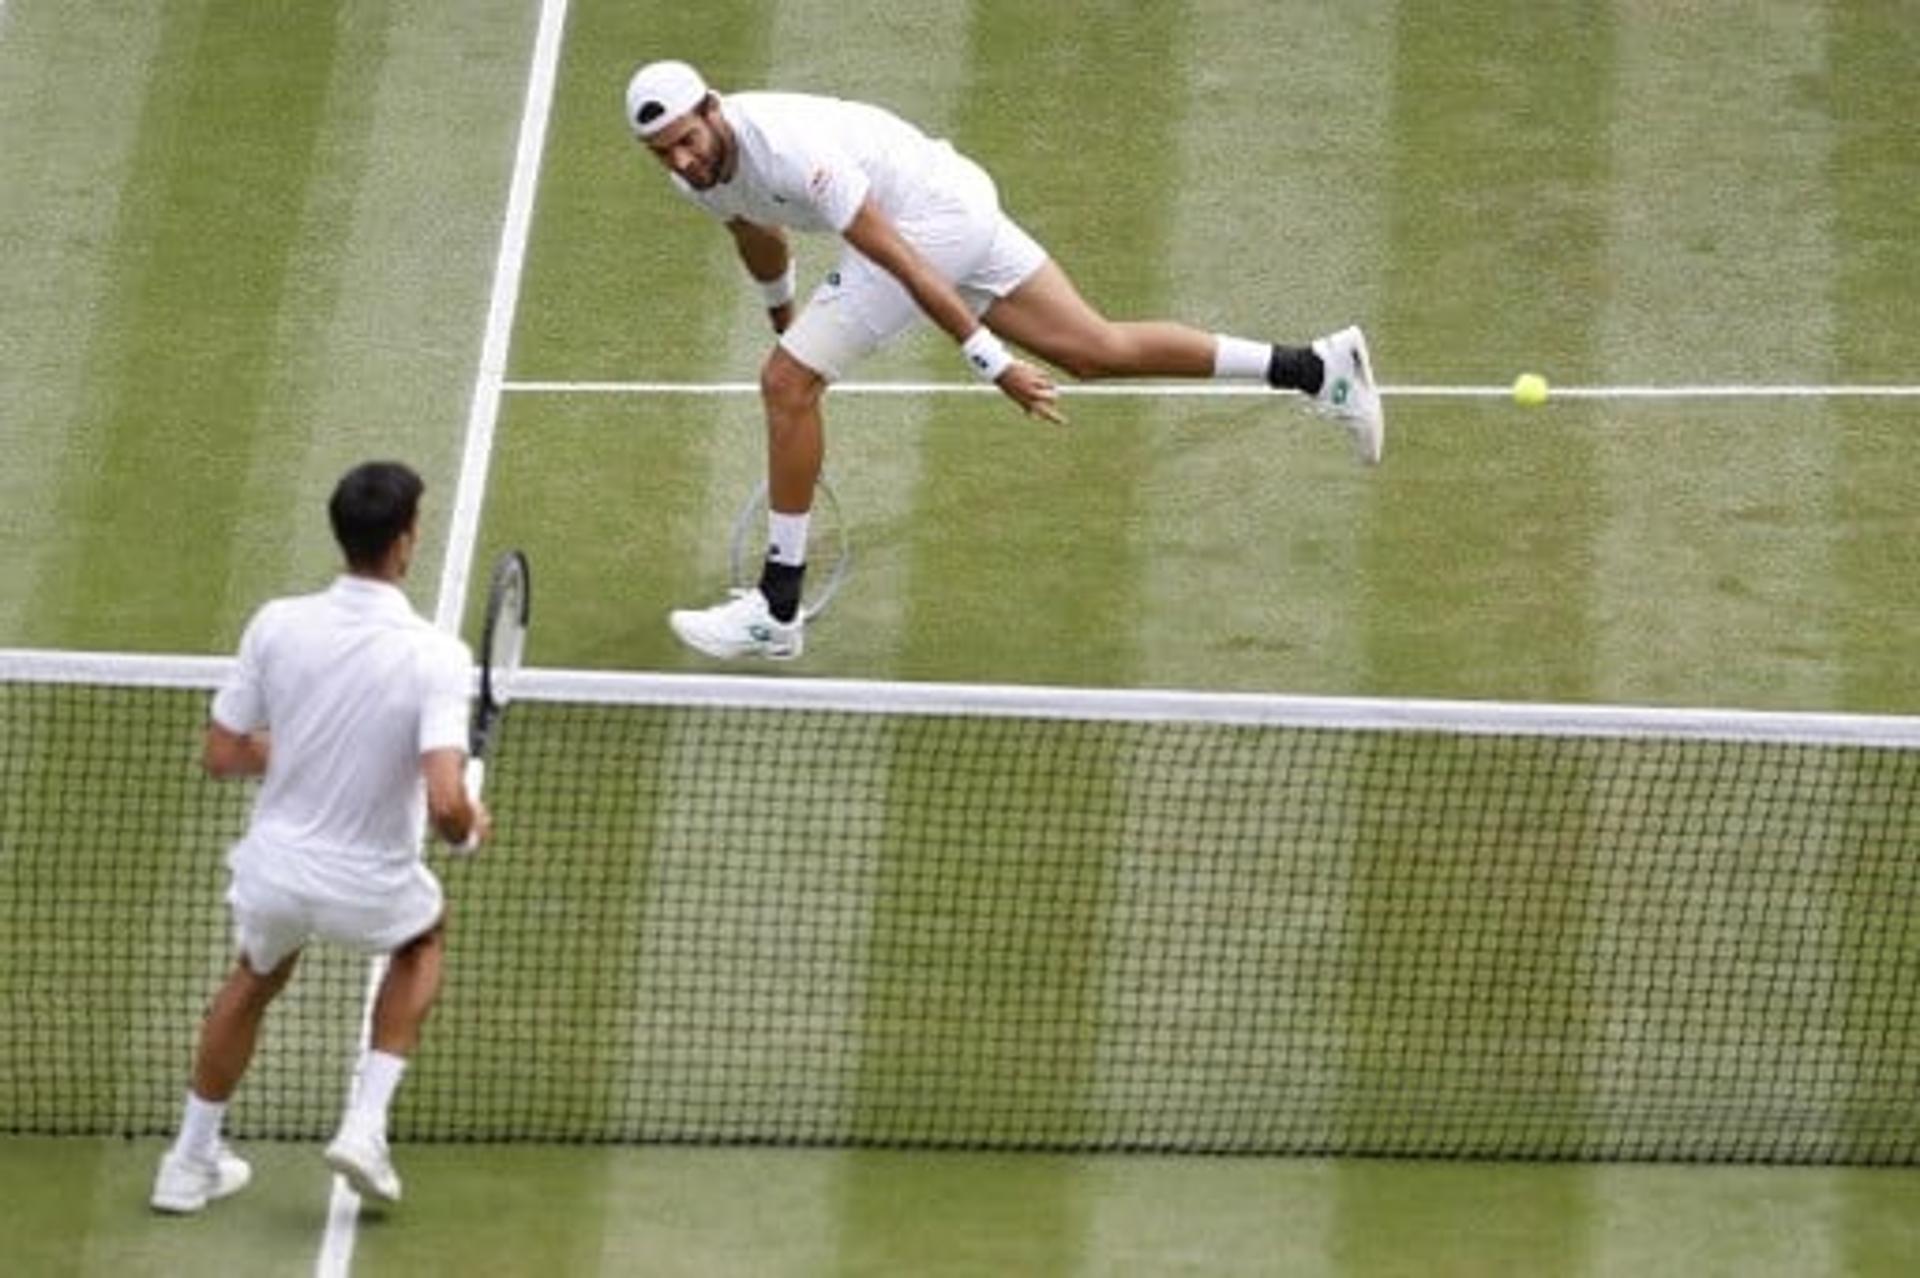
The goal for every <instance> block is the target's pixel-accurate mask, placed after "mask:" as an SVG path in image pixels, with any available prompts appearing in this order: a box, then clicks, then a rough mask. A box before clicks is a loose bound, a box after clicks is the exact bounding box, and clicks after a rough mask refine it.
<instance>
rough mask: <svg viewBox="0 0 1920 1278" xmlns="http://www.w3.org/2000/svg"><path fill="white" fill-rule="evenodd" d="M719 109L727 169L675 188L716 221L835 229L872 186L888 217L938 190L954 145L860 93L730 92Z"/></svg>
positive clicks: (906, 214)
mask: <svg viewBox="0 0 1920 1278" xmlns="http://www.w3.org/2000/svg"><path fill="white" fill-rule="evenodd" d="M720 113H721V114H722V115H723V116H725V117H726V120H727V123H728V124H729V125H731V126H732V127H733V135H734V138H735V139H736V140H737V142H738V147H739V155H738V159H737V160H736V162H735V166H734V173H733V177H732V178H730V179H729V180H728V181H725V182H722V183H719V184H717V185H716V186H714V187H713V188H712V189H711V190H706V191H698V190H695V189H694V188H693V187H691V186H689V185H687V183H686V182H685V181H684V180H682V179H681V178H680V177H679V175H677V174H669V175H668V176H669V177H670V178H672V180H673V184H674V186H675V188H677V189H678V190H679V191H680V193H681V194H682V195H685V196H686V197H687V198H688V199H690V200H692V201H693V202H694V203H695V204H698V205H699V206H700V207H701V208H703V209H705V210H706V211H707V212H709V213H711V214H713V216H715V217H717V218H719V219H720V220H721V221H723V222H725V221H731V220H732V219H734V218H744V219H745V220H746V221H749V222H753V223H757V224H758V225H761V226H784V227H787V228H789V229H792V230H795V231H829V232H832V233H834V234H836V235H837V234H839V233H841V232H843V231H845V230H846V229H847V224H848V223H850V222H852V221H853V215H854V214H855V213H857V212H858V211H859V209H860V204H861V202H862V201H864V200H865V199H866V198H867V197H868V196H869V195H871V196H872V197H873V202H874V204H875V205H876V206H877V207H878V208H879V209H880V211H881V212H882V213H885V214H886V215H887V217H888V218H889V219H890V220H892V221H895V222H900V221H905V220H910V219H911V218H912V217H913V216H914V214H915V213H917V212H919V211H920V209H921V208H922V207H923V206H925V205H927V204H929V203H931V202H934V201H935V200H937V198H938V196H939V194H940V192H941V191H942V190H943V189H944V188H945V186H946V185H947V183H948V182H949V181H950V180H958V178H957V177H955V178H949V176H948V175H949V172H950V171H952V170H954V169H955V168H956V167H957V163H956V162H957V161H958V155H957V153H956V152H955V151H954V149H953V147H952V146H951V145H950V144H949V143H947V142H944V141H938V140H935V139H933V138H930V137H928V136H927V135H926V134H924V133H922V132H921V131H920V130H919V129H916V128H915V127H914V126H913V125H911V124H908V123H907V122H906V121H905V120H902V119H901V118H900V117H899V116H897V115H894V114H893V113H892V112H891V111H887V110H884V109H883V108H881V107H876V106H869V105H867V104H866V103H864V102H847V101H844V100H842V99H840V98H825V97H816V96H814V95H812V94H806V93H758V92H755V93H729V94H727V95H726V96H724V97H722V98H721V99H720Z"/></svg>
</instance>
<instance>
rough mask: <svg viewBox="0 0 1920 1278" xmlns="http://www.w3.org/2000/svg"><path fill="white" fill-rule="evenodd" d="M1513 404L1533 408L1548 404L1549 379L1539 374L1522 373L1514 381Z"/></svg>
mask: <svg viewBox="0 0 1920 1278" xmlns="http://www.w3.org/2000/svg"><path fill="white" fill-rule="evenodd" d="M1513 402H1514V403H1516V404H1525V405H1526V406H1527V407H1528V408H1532V407H1534V406H1535V405H1538V404H1544V403H1546V402H1547V379H1546V378H1544V377H1542V376H1540V374H1538V373H1522V374H1520V376H1518V377H1516V378H1514V379H1513Z"/></svg>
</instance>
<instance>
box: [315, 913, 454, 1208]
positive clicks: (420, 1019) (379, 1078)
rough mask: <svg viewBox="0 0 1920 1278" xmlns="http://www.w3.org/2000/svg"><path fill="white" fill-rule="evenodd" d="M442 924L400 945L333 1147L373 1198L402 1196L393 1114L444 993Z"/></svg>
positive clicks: (358, 1186) (331, 1156) (333, 1159)
mask: <svg viewBox="0 0 1920 1278" xmlns="http://www.w3.org/2000/svg"><path fill="white" fill-rule="evenodd" d="M443 923H444V920H443V921H442V922H438V923H435V924H434V925H433V926H432V927H431V928H428V929H427V930H426V931H425V932H423V933H421V934H420V935H419V936H416V937H414V938H413V940H411V941H409V942H407V943H406V944H405V945H403V946H401V947H400V948H399V949H397V950H395V951H394V952H393V953H392V954H391V955H389V956H388V958H387V971H386V975H385V976H383V977H382V978H381V980H380V992H379V994H378V995H377V996H376V997H375V999H374V1003H373V1024H372V1032H371V1033H370V1035H369V1037H368V1050H367V1053H366V1055H365V1056H363V1057H362V1058H361V1060H360V1075H359V1081H358V1083H357V1085H356V1086H355V1088H354V1092H353V1096H352V1098H351V1099H350V1101H349V1102H348V1105H347V1110H346V1113H345V1114H344V1115H343V1116H342V1117H341V1119H340V1130H339V1132H338V1133H337V1134H336V1135H335V1136H334V1138H333V1142H332V1143H331V1144H330V1145H328V1146H327V1165H328V1166H329V1167H332V1168H333V1169H334V1170H335V1171H336V1172H339V1173H340V1174H341V1175H342V1176H344V1177H346V1178H347V1181H348V1183H349V1184H351V1185H352V1186H353V1188H354V1192H355V1193H357V1194H359V1195H360V1196H361V1198H363V1199H366V1200H368V1201H370V1202H373V1203H396V1202H399V1201H400V1174H399V1173H398V1172H396V1171H395V1170H394V1169H393V1158H392V1155H391V1154H390V1153H389V1152H388V1149H387V1112H388V1108H389V1106H391V1105H392V1103H393V1094H394V1092H395V1091H396V1090H397V1089H398V1088H399V1086H400V1080H401V1078H402V1077H404V1076H405V1074H406V1069H407V1057H409V1056H410V1055H412V1053H413V1050H414V1049H415V1048H416V1047H418V1046H419V1044H420V1027H421V1026H422V1025H423V1024H425V1023H426V1019H427V1014H428V1013H429V1012H431V1011H432V1010H433V1004H434V1001H435V1000H436V999H437V998H438V997H439V995H440V978H441V970H442V966H443V963H444V959H445V954H446V932H445V928H444V926H443Z"/></svg>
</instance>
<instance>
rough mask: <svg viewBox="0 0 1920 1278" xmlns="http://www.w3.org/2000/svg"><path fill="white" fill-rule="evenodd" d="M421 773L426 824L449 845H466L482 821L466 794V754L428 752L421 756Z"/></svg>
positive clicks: (476, 808) (468, 795)
mask: <svg viewBox="0 0 1920 1278" xmlns="http://www.w3.org/2000/svg"><path fill="white" fill-rule="evenodd" d="M420 771H421V773H422V775H424V776H425V778H426V782H427V824H428V825H430V826H432V827H433V832H434V833H435V834H437V835H439V836H440V837H441V838H442V839H445V840H446V841H447V842H448V843H452V844H455V845H458V844H461V843H465V842H466V840H467V836H468V835H469V834H471V833H472V832H473V827H474V823H475V822H476V821H477V820H478V819H479V808H478V805H477V804H475V803H474V801H473V796H472V795H470V794H468V793H467V780H466V753H465V752H464V751H461V750H431V751H428V752H427V753H426V754H425V755H423V756H421V760H420Z"/></svg>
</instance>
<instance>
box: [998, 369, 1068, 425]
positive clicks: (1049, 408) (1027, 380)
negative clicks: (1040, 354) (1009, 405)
mask: <svg viewBox="0 0 1920 1278" xmlns="http://www.w3.org/2000/svg"><path fill="white" fill-rule="evenodd" d="M999 385H1000V389H1001V390H1002V391H1004V392H1006V396H1007V398H1008V399H1010V400H1012V401H1013V402H1014V403H1016V404H1018V405H1020V409H1021V411H1022V412H1024V413H1026V415H1027V416H1029V417H1044V418H1045V419H1046V420H1048V421H1050V422H1054V423H1056V424H1064V423H1065V422H1066V420H1067V417H1066V414H1065V413H1062V412H1061V411H1060V390H1059V388H1058V387H1056V386H1055V385H1054V384H1053V379H1052V378H1051V377H1049V376H1047V374H1046V372H1045V370H1043V369H1039V368H1035V367H1034V366H1033V365H1032V364H1029V363H1027V362H1026V361H1025V360H1019V359H1016V360H1014V361H1013V363H1011V364H1009V365H1007V371H1006V372H1004V373H1002V374H1000V382H999Z"/></svg>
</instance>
